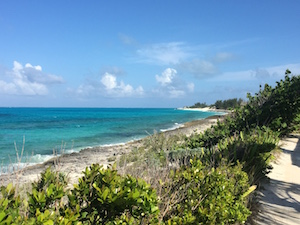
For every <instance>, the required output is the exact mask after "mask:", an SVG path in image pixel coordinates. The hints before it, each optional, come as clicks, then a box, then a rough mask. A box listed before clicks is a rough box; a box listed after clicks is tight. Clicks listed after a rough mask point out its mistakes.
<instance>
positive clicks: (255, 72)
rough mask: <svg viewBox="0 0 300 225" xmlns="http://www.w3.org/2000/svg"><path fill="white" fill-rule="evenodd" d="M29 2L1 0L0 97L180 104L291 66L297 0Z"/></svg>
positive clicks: (3, 102)
mask: <svg viewBox="0 0 300 225" xmlns="http://www.w3.org/2000/svg"><path fill="white" fill-rule="evenodd" d="M31 4H33V3H31V2H27V3H26V4H25V3H20V2H16V1H10V2H1V3H0V15H1V16H0V30H1V33H2V34H4V35H1V36H0V107H6V106H8V107H11V106H15V107H17V106H44V107H47V106H48V107H179V106H184V105H191V104H194V103H195V102H207V103H214V102H215V101H216V100H219V99H222V100H223V99H227V98H235V97H236V98H240V97H241V98H245V97H246V94H247V93H248V92H250V93H255V92H257V91H258V89H259V85H263V84H264V83H269V84H270V85H274V84H275V81H278V80H280V79H282V78H283V77H284V72H285V70H286V69H289V70H291V71H292V73H293V74H296V75H298V74H300V56H299V54H298V53H299V50H300V47H299V44H298V39H297V37H299V34H300V31H299V29H295V27H297V21H299V20H300V15H299V14H298V13H297V12H296V9H297V8H299V7H300V3H299V2H297V1H289V2H286V3H284V2H281V3H279V2H276V3H274V2H268V1H266V2H263V3H261V2H260V1H246V2H243V3H237V2H235V1H228V2H226V4H225V3H221V2H217V3H207V2H206V3H204V2H200V1H190V2H189V3H184V2H180V1H178V2H173V1H172V2H171V1H164V2H157V3H156V4H154V2H152V1H145V3H144V4H142V3H140V2H139V1H133V0H131V1H128V2H126V3H125V2H121V3H120V2H114V1H112V2H109V3H108V2H105V3H104V2H99V3H98V2H97V3H92V4H90V5H87V4H85V3H83V2H81V3H79V2H72V7H71V8H70V10H68V9H69V5H68V4H67V3H66V2H59V1H46V2H39V3H37V4H36V5H35V9H37V10H35V9H33V7H32V5H31ZM58 5H59V6H60V7H57V6H58ZM24 9H26V10H24ZM249 9H251V10H249ZM266 9H267V10H266ZM34 12H35V13H34ZM174 12H177V13H175V14H174ZM179 12H180V13H179ZM287 14H288V15H289V16H286V15H287ZM15 15H19V16H18V17H16V16H15ZM152 15H155V17H154V16H152ZM212 15H214V16H212ZM280 15H281V16H280Z"/></svg>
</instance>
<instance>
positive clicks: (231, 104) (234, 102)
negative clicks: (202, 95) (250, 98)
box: [189, 98, 243, 109]
mask: <svg viewBox="0 0 300 225" xmlns="http://www.w3.org/2000/svg"><path fill="white" fill-rule="evenodd" d="M242 103H243V99H241V98H239V99H237V98H232V99H227V100H217V101H216V102H215V103H214V104H212V105H207V104H206V102H204V103H200V102H197V103H195V104H194V105H192V106H190V107H189V108H205V107H215V108H216V109H234V108H236V107H240V106H241V105H242Z"/></svg>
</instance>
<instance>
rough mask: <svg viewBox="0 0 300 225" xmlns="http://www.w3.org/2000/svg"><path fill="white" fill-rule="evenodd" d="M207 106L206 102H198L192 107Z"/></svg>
mask: <svg viewBox="0 0 300 225" xmlns="http://www.w3.org/2000/svg"><path fill="white" fill-rule="evenodd" d="M205 107H208V105H207V104H206V102H204V103H200V102H197V103H195V104H194V105H193V106H190V108H205Z"/></svg>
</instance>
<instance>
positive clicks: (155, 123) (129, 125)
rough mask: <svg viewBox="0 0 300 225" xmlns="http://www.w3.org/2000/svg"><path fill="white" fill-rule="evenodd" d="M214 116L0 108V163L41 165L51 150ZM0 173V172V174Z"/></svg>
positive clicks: (106, 141) (76, 147)
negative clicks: (20, 157) (19, 160)
mask: <svg viewBox="0 0 300 225" xmlns="http://www.w3.org/2000/svg"><path fill="white" fill-rule="evenodd" d="M215 114H216V113H213V112H200V111H185V110H176V109H136V108H134V109H132V108H128V109H126V108H0V163H1V164H2V167H6V166H7V165H8V164H13V163H16V150H15V149H16V148H15V145H14V143H16V147H17V149H18V152H19V154H21V150H22V147H23V138H25V145H24V153H23V157H22V160H23V161H24V162H25V161H26V162H31V163H37V162H42V161H45V160H46V159H48V158H49V157H51V156H53V151H55V152H58V153H60V152H72V151H79V150H80V149H82V148H86V147H93V146H99V145H108V144H117V143H124V142H128V141H131V140H136V139H140V138H142V137H145V136H147V135H148V133H150V134H152V133H153V132H154V131H163V130H167V129H172V128H175V127H178V126H179V125H180V124H182V123H185V122H187V121H192V120H197V119H203V118H206V117H208V116H211V115H215ZM0 172H1V171H0Z"/></svg>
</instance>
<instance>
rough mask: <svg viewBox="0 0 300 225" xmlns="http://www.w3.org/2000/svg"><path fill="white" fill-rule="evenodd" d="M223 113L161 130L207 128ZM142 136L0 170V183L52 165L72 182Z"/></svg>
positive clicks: (34, 175)
mask: <svg viewBox="0 0 300 225" xmlns="http://www.w3.org/2000/svg"><path fill="white" fill-rule="evenodd" d="M223 117H224V116H222V115H216V116H211V117H208V118H205V119H203V120H195V121H191V122H187V123H185V124H184V126H183V127H180V128H177V129H175V130H169V131H166V132H164V133H165V135H166V136H170V135H187V136H190V135H191V134H193V133H195V132H198V133H199V132H203V131H204V130H206V129H207V128H210V127H211V126H212V125H213V124H215V123H217V121H218V120H220V119H222V118H223ZM142 141H143V139H141V140H137V141H132V142H128V143H126V144H119V145H111V146H99V147H92V148H86V149H82V150H81V151H80V152H74V153H70V154H63V155H61V156H58V157H53V158H52V159H50V160H48V161H46V162H44V163H42V164H35V165H32V166H28V167H25V168H23V169H21V170H19V171H17V172H15V173H12V174H2V175H1V176H0V184H1V185H7V184H8V183H13V184H20V183H21V184H24V183H28V182H33V181H35V180H37V179H38V178H39V176H40V173H41V172H43V171H44V170H45V169H46V168H47V167H49V166H52V167H54V168H55V169H57V170H59V171H61V172H63V173H65V174H66V175H68V177H69V178H70V184H74V183H76V182H77V181H78V178H79V177H81V176H82V171H83V170H84V169H85V168H86V167H87V166H90V165H91V164H93V163H99V164H101V165H103V166H104V167H107V166H108V165H109V164H110V163H113V162H112V161H110V159H111V158H112V157H117V156H119V155H122V154H126V153H128V152H130V151H131V150H132V149H133V148H136V147H139V146H141V144H142ZM1 185H0V186H1Z"/></svg>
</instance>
